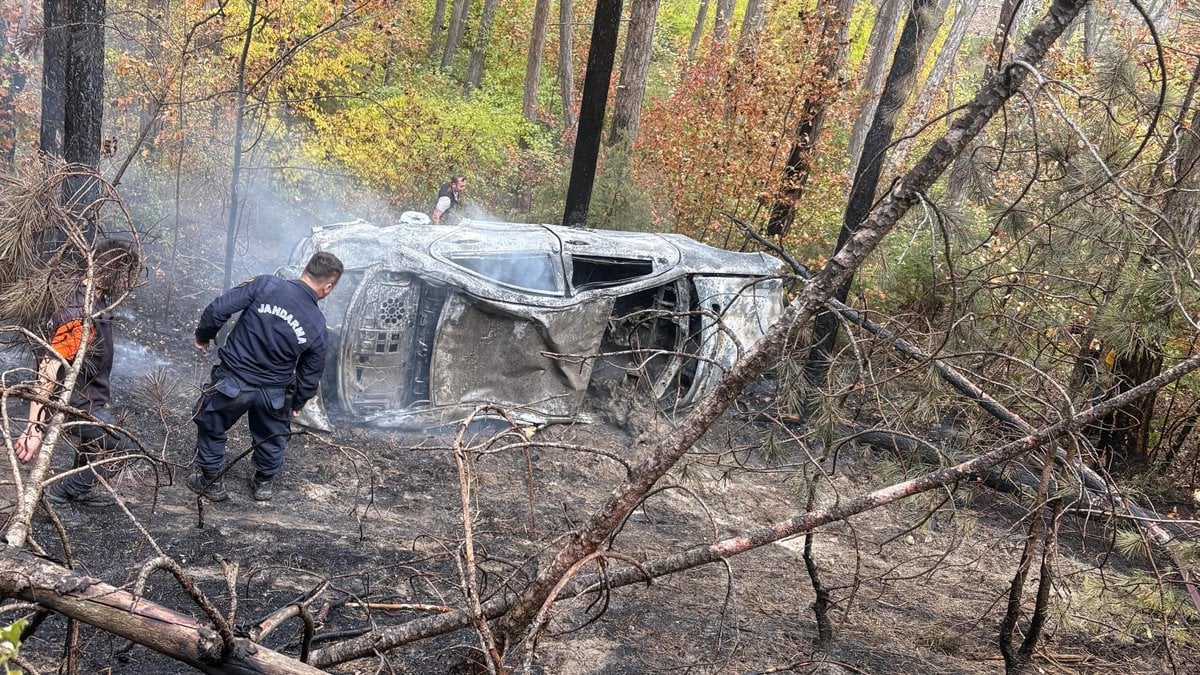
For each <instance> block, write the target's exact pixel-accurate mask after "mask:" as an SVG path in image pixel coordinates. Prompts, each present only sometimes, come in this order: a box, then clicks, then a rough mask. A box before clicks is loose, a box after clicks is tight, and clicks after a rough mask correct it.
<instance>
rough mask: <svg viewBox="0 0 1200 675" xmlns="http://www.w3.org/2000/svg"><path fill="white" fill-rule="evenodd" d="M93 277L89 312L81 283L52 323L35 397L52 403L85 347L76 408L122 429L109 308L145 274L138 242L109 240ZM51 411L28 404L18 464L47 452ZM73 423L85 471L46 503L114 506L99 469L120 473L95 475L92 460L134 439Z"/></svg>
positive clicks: (49, 494) (69, 430)
mask: <svg viewBox="0 0 1200 675" xmlns="http://www.w3.org/2000/svg"><path fill="white" fill-rule="evenodd" d="M92 259H93V263H94V269H95V272H94V273H93V275H92V278H93V281H92V288H93V291H94V295H93V298H92V304H91V307H90V308H88V307H87V285H86V283H85V282H80V284H79V286H78V287H76V289H75V290H74V291H73V292H72V293H71V295H70V296H68V298H67V299H66V301H65V302H63V303H62V304H61V305H60V306H59V307H58V308H57V309H56V310H55V312H54V315H53V316H52V317H51V318H50V321H49V323H48V325H47V327H48V328H49V330H50V335H51V336H52V337H51V338H50V348H51V349H53V350H54V354H49V353H47V354H46V355H45V356H44V357H43V358H42V359H41V361H40V363H39V364H38V383H37V385H36V387H37V392H38V394H39V395H40V396H41V398H43V399H50V398H52V397H53V393H54V390H55V389H57V388H58V387H60V386H62V383H63V361H67V362H72V361H74V360H75V357H76V355H77V354H79V350H80V349H81V348H83V349H84V350H85V351H84V357H83V364H82V365H81V366H80V368H79V375H78V377H77V378H76V380H75V390H74V391H72V392H71V400H70V403H71V406H72V407H74V408H78V409H79V410H82V411H84V412H87V413H90V414H91V416H92V417H94V418H96V419H98V420H100V421H101V422H103V423H105V424H107V425H110V426H111V425H114V424H116V422H115V420H114V419H113V416H112V414H111V413H110V412H108V410H107V409H106V406H107V405H108V400H109V396H110V390H109V376H110V375H111V374H112V366H113V327H112V314H111V313H110V312H109V311H108V310H107V308H108V306H109V305H110V304H111V303H112V302H113V301H115V300H116V299H117V298H119V297H120V296H121V294H122V293H125V292H126V291H128V290H129V289H130V288H132V287H133V282H134V281H135V280H136V279H137V277H138V274H139V273H140V270H141V262H140V260H139V258H138V251H137V248H136V247H135V246H134V245H133V243H132V242H128V241H123V240H120V239H110V240H108V241H106V242H104V243H103V244H101V245H100V246H99V247H97V248H96V252H95V253H94V254H93V256H92ZM89 310H90V312H91V328H90V330H89V332H88V340H87V345H86V346H84V345H83V332H84V322H85V320H87V318H88V313H89ZM49 417H50V414H49V411H48V410H47V409H46V407H45V406H43V405H42V404H41V403H39V402H38V401H30V402H29V423H28V424H27V425H26V426H25V430H24V431H22V432H21V435H20V436H19V437H18V438H17V442H16V443H14V444H13V449H14V450H15V451H16V455H17V459H20V460H21V461H22V462H28V461H29V460H31V459H33V458H34V457H35V456H36V455H37V453H38V451H39V450H40V449H41V447H42V435H43V433H45V423H46V421H47V420H48V418H49ZM67 419H68V421H70V422H71V424H70V425H69V426H67V427H66V428H65V429H64V431H65V432H66V434H67V435H68V436H70V437H73V438H74V439H75V441H76V445H75V462H74V468H76V469H82V470H81V471H79V472H78V473H73V474H71V475H69V476H67V477H65V478H63V479H61V480H58V481H55V482H54V483H51V484H50V486H49V487H47V488H46V501H48V502H50V503H51V504H54V505H55V506H65V505H67V504H76V505H78V506H110V505H112V504H114V503H115V501H116V500H115V499H114V498H113V496H112V494H110V493H109V492H108V491H106V490H105V489H103V488H102V487H100V486H98V485H96V482H97V480H96V471H97V470H98V471H100V473H102V474H103V475H104V477H105V478H106V479H107V478H111V477H113V476H115V475H116V473H117V471H116V469H114V468H113V465H112V464H111V463H110V464H105V465H102V466H101V467H98V468H96V469H93V468H92V466H91V462H92V460H94V459H100V458H102V457H104V456H106V455H109V456H111V455H121V454H132V453H136V452H138V448H137V446H136V445H135V444H134V443H133V442H132V441H130V440H129V439H127V438H125V437H124V436H121V435H119V434H116V433H113V432H111V431H108V430H106V429H104V428H102V427H99V426H96V425H94V424H91V423H88V422H83V421H80V420H79V419H78V418H73V417H70V416H68V418H67Z"/></svg>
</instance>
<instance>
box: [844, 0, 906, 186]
mask: <svg viewBox="0 0 1200 675" xmlns="http://www.w3.org/2000/svg"><path fill="white" fill-rule="evenodd" d="M902 4H904V3H902V2H901V0H883V1H882V2H881V3H880V5H879V12H878V14H877V15H876V16H875V24H874V25H873V26H871V37H869V38H868V39H867V53H868V54H870V57H869V58H868V60H867V74H866V75H865V76H864V77H863V83H862V94H863V96H864V99H863V104H862V110H861V111H860V112H859V114H858V117H857V118H855V120H854V126H853V127H852V128H851V129H850V147H849V155H850V175H851V176H853V175H854V174H855V173H857V172H858V160H859V158H860V157H861V156H862V147H863V143H864V142H865V140H866V138H867V129H869V128H870V124H871V120H872V119H874V117H875V106H876V105H878V104H879V91H880V88H881V87H882V86H883V78H884V76H885V75H887V72H888V71H887V65H888V58H889V57H890V56H891V54H892V43H893V42H894V41H895V38H896V28H897V26H898V25H899V23H900V6H901V5H902Z"/></svg>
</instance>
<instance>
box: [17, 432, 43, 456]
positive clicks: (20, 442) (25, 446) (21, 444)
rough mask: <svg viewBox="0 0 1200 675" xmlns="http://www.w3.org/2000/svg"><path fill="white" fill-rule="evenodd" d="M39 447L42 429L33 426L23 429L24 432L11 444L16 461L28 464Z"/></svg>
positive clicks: (40, 445)
mask: <svg viewBox="0 0 1200 675" xmlns="http://www.w3.org/2000/svg"><path fill="white" fill-rule="evenodd" d="M41 447H42V428H41V427H40V426H36V425H33V424H30V425H29V426H27V427H25V431H22V432H21V436H20V437H19V438H17V442H16V443H14V444H13V450H14V451H16V453H17V459H19V460H21V461H22V462H28V461H29V460H31V459H33V458H34V456H36V455H37V453H38V450H39V449H41Z"/></svg>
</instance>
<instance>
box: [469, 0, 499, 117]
mask: <svg viewBox="0 0 1200 675" xmlns="http://www.w3.org/2000/svg"><path fill="white" fill-rule="evenodd" d="M499 4H500V0H483V16H482V17H480V19H479V36H478V37H477V38H476V39H475V49H474V51H472V52H471V65H470V66H469V67H468V68H467V83H466V87H465V93H466V94H467V96H470V95H471V92H472V91H474V90H476V89H478V88H479V85H480V83H481V82H482V81H483V60H484V57H485V56H487V48H488V43H489V42H490V41H491V39H492V24H493V23H494V22H495V20H496V6H497V5H499Z"/></svg>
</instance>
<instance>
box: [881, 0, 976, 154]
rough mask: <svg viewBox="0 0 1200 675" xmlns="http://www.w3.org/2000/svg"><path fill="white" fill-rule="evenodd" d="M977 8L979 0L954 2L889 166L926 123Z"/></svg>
mask: <svg viewBox="0 0 1200 675" xmlns="http://www.w3.org/2000/svg"><path fill="white" fill-rule="evenodd" d="M977 9H979V3H977V2H975V1H974V0H959V2H958V3H957V6H956V8H955V10H954V24H953V25H952V26H951V27H950V32H949V34H947V36H946V41H945V42H944V43H943V44H942V48H941V51H939V52H938V56H937V60H936V61H934V63H933V68H932V69H930V71H929V77H927V78H926V79H925V84H923V85H921V91H920V92H918V93H917V97H916V100H914V101H913V107H912V110H910V111H909V119H908V124H907V125H906V126H905V127H904V131H903V132H901V134H900V139H899V140H898V141H897V142H896V149H895V150H893V151H892V160H891V164H892V166H897V167H898V166H901V165H903V163H904V159H905V157H907V155H908V152H909V150H911V149H912V145H913V142H914V141H916V135H917V133H918V132H919V131H920V129H921V126H922V125H924V124H925V123H926V122H927V120H926V119H925V118H926V117H927V116H928V115H929V111H930V110H931V109H932V108H933V102H934V100H936V98H937V92H938V90H940V89H941V88H942V83H943V82H945V81H946V76H947V75H949V74H950V71H951V69H953V67H954V62H955V60H956V59H957V58H958V52H959V49H960V48H961V47H962V43H963V38H964V37H966V35H967V28H968V27H969V26H970V25H971V21H972V19H973V18H974V17H975V11H976V10H977Z"/></svg>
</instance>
